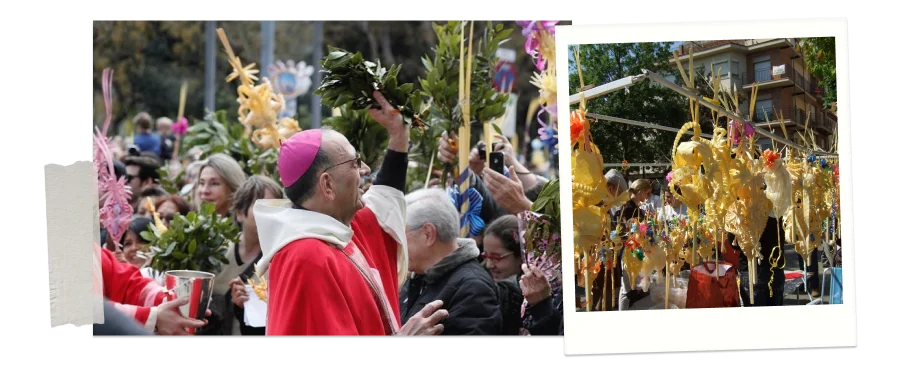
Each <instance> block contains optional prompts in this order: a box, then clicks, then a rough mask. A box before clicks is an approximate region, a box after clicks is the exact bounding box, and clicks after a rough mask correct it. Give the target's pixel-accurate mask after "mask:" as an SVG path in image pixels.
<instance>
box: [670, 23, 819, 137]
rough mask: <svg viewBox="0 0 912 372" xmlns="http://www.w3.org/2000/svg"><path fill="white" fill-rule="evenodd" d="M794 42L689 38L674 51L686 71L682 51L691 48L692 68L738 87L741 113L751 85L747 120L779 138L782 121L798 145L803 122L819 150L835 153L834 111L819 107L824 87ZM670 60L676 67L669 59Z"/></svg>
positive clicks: (724, 84) (728, 87) (745, 110)
mask: <svg viewBox="0 0 912 372" xmlns="http://www.w3.org/2000/svg"><path fill="white" fill-rule="evenodd" d="M798 42H799V39H751V40H713V41H691V42H686V43H683V44H682V45H680V46H679V47H678V49H677V50H674V53H675V55H677V56H678V58H679V59H680V61H681V63H682V64H683V65H684V68H685V69H687V68H689V67H688V56H687V53H688V52H689V51H690V49H691V47H692V48H693V59H694V69H699V68H701V67H702V68H703V71H704V74H706V75H709V74H710V71H715V73H716V74H720V73H721V77H722V89H725V90H728V91H729V92H731V91H733V90H737V91H738V95H739V97H745V98H747V99H745V100H744V103H742V105H741V107H740V109H741V112H742V113H744V115H745V116H746V115H747V114H748V112H749V109H750V107H749V105H750V99H749V98H750V93H751V91H752V89H754V87H755V86H756V87H757V89H758V91H757V100H756V103H755V106H754V116H753V117H752V118H745V119H746V120H748V121H750V122H751V123H754V124H755V125H756V126H758V127H760V128H763V129H766V130H768V131H771V132H774V133H775V134H777V135H780V136H781V135H782V130H781V126H780V122H779V119H782V120H783V121H784V124H785V127H786V130H787V131H788V133H787V135H786V137H787V138H788V139H790V140H792V141H795V142H796V143H799V144H803V143H804V141H803V140H802V139H801V136H800V135H799V134H803V133H805V126H806V128H807V131H808V132H809V133H808V134H809V137H810V135H813V141H814V143H815V144H816V146H817V147H818V148H820V149H822V150H825V151H831V150H833V151H835V148H834V142H835V137H836V128H837V126H836V125H837V124H836V123H837V117H836V113H835V112H834V111H831V110H826V109H824V108H823V98H822V97H823V88H822V87H821V86H820V85H818V83H817V79H816V78H814V77H813V76H812V75H811V73H810V71H808V69H807V66H806V65H805V63H804V59H803V58H802V56H801V53H799V52H798V51H797V50H796V46H797V45H798ZM669 63H671V64H672V65H676V63H675V60H674V59H671V60H669ZM710 68H711V69H712V70H710ZM674 70H677V68H676V67H675V68H674ZM810 140H811V139H810V138H808V141H810ZM758 143H759V144H760V145H761V146H764V147H766V146H768V145H769V143H770V140H769V139H767V138H760V139H759V140H758Z"/></svg>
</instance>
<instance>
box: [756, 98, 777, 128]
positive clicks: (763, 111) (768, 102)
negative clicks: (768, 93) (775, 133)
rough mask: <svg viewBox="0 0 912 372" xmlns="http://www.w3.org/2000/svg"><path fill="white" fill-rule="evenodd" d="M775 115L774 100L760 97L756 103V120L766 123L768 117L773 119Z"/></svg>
mask: <svg viewBox="0 0 912 372" xmlns="http://www.w3.org/2000/svg"><path fill="white" fill-rule="evenodd" d="M773 116H774V115H773V100H772V99H764V100H760V99H758V100H757V103H755V104H754V122H758V123H765V122H767V121H768V119H767V118H769V119H772V118H773Z"/></svg>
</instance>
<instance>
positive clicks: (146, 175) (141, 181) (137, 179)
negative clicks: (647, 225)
mask: <svg viewBox="0 0 912 372" xmlns="http://www.w3.org/2000/svg"><path fill="white" fill-rule="evenodd" d="M124 165H125V166H126V170H127V174H126V177H125V178H126V181H127V186H129V187H130V192H131V194H130V204H131V205H132V206H133V208H134V210H135V209H137V208H136V207H137V200H140V193H142V191H143V189H145V188H146V187H149V186H153V185H155V184H157V183H158V168H159V167H160V166H161V164H160V163H159V162H158V159H155V158H153V157H151V156H145V155H135V156H127V157H125V158H124Z"/></svg>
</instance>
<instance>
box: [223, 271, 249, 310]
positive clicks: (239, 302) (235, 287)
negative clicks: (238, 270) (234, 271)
mask: <svg viewBox="0 0 912 372" xmlns="http://www.w3.org/2000/svg"><path fill="white" fill-rule="evenodd" d="M228 285H229V286H230V287H231V302H233V303H234V305H235V306H237V307H241V308H242V307H244V303H245V302H247V300H249V299H250V297H249V296H247V287H246V286H245V285H244V282H243V281H241V278H234V280H232V281H231V283H228Z"/></svg>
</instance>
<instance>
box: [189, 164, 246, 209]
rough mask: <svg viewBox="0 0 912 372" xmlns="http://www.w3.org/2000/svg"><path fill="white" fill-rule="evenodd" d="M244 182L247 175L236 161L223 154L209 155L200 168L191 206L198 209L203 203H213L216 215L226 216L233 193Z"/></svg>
mask: <svg viewBox="0 0 912 372" xmlns="http://www.w3.org/2000/svg"><path fill="white" fill-rule="evenodd" d="M246 180H247V175H246V174H244V170H243V169H241V166H240V165H239V164H238V162H237V160H234V159H233V158H232V157H230V156H228V155H225V154H215V155H211V156H209V157H208V158H206V160H204V161H203V163H202V165H201V166H200V171H199V175H198V176H197V179H196V186H195V187H196V190H194V191H195V194H196V198H194V200H193V204H194V206H195V207H196V209H199V207H200V205H202V203H204V202H205V203H213V204H215V211H216V213H218V215H220V216H227V215H228V213H229V211H230V209H231V201H232V200H233V199H234V192H235V191H237V189H238V188H239V187H241V184H243V183H244V181H246Z"/></svg>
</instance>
